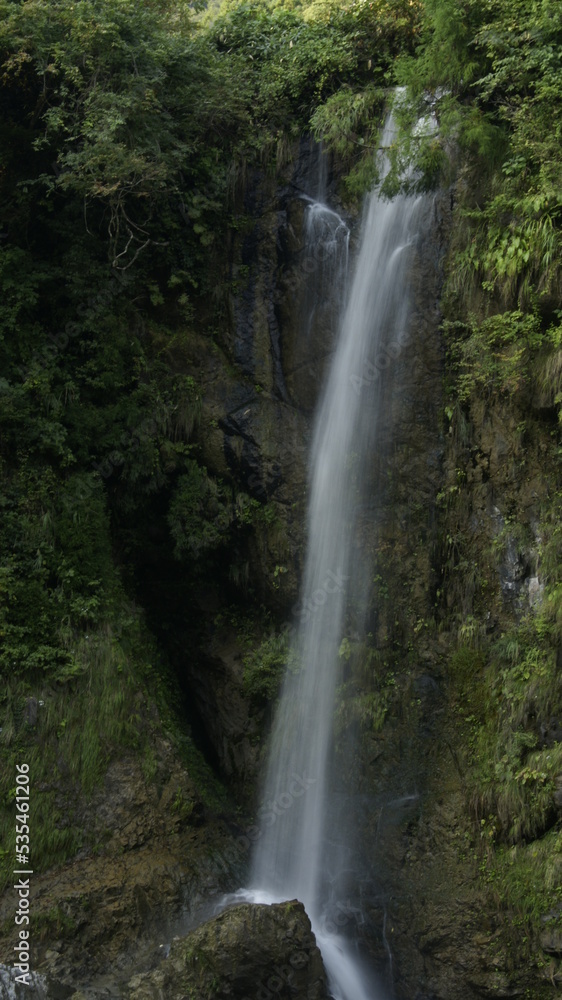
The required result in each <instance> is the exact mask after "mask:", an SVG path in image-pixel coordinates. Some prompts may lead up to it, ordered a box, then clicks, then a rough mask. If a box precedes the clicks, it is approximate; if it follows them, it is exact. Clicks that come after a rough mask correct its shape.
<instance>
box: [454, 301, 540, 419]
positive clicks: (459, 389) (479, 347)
mask: <svg viewBox="0 0 562 1000" xmlns="http://www.w3.org/2000/svg"><path fill="white" fill-rule="evenodd" d="M444 330H445V333H446V335H447V336H448V341H449V355H450V360H451V365H452V370H453V371H454V372H455V374H456V386H455V388H456V394H457V398H458V399H459V401H461V402H466V401H468V400H470V399H471V397H474V396H478V395H479V396H482V395H485V396H487V397H489V396H491V395H492V394H497V395H505V396H513V395H515V394H517V393H521V391H522V390H523V389H524V388H525V386H528V385H529V383H530V380H531V377H532V362H533V360H534V359H535V358H536V357H537V354H538V351H539V349H540V348H541V347H542V346H543V343H544V341H545V337H544V335H543V333H542V332H541V325H540V320H539V317H538V316H537V315H535V314H533V313H522V312H521V311H520V310H515V311H513V312H504V313H498V314H496V315H494V316H490V317H489V318H487V319H485V320H482V321H481V322H480V323H479V322H478V321H477V319H476V318H475V317H469V318H468V321H467V322H465V323H459V322H454V323H453V322H451V321H445V323H444Z"/></svg>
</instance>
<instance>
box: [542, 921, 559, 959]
mask: <svg viewBox="0 0 562 1000" xmlns="http://www.w3.org/2000/svg"><path fill="white" fill-rule="evenodd" d="M540 941H541V948H542V950H543V951H546V953H547V954H548V955H562V930H560V928H554V927H553V928H552V929H549V930H547V931H543V933H542V934H541V938H540Z"/></svg>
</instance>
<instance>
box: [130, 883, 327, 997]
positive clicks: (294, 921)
mask: <svg viewBox="0 0 562 1000" xmlns="http://www.w3.org/2000/svg"><path fill="white" fill-rule="evenodd" d="M129 989H130V992H129V1000H157V998H158V1000H159V998H161V997H166V1000H184V998H186V997H189V998H190V1000H295V998H298V1000H328V992H327V985H326V977H325V973H324V966H323V964H322V958H321V955H320V951H319V950H318V947H317V945H316V940H315V938H314V934H313V933H312V930H311V927H310V921H309V919H308V917H307V915H306V913H305V910H304V906H303V905H302V903H299V902H297V900H293V901H292V902H289V903H277V904H275V905H273V906H265V905H252V904H248V903H245V904H242V905H241V906H235V907H232V908H231V909H228V910H225V911H224V912H223V913H221V914H220V915H219V916H218V917H215V918H214V919H212V920H209V921H208V922H207V923H205V924H203V925H202V926H201V927H198V928H197V930H195V931H193V933H191V934H189V935H188V936H187V937H185V938H182V939H181V940H178V941H175V942H174V944H173V945H172V948H171V951H170V955H169V957H168V958H167V959H165V961H164V962H162V965H161V966H160V968H159V969H157V970H156V971H155V972H152V973H148V974H145V975H141V976H135V977H134V979H132V980H131V982H130V984H129Z"/></svg>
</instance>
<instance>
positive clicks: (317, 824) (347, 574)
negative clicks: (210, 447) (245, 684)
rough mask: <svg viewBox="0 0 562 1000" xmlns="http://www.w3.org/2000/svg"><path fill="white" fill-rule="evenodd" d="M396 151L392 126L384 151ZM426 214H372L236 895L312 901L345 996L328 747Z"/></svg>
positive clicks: (329, 407) (322, 410)
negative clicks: (255, 827)
mask: <svg viewBox="0 0 562 1000" xmlns="http://www.w3.org/2000/svg"><path fill="white" fill-rule="evenodd" d="M391 141H392V125H391V124H388V125H387V127H386V130H385V133H384V135H383V138H382V146H383V147H387V146H388V145H389V144H390V142H391ZM423 208H424V200H423V199H421V198H417V199H414V198H407V197H399V198H396V199H395V200H393V201H392V202H389V201H385V200H381V199H379V198H378V197H377V195H375V194H373V195H371V196H370V198H369V200H368V204H367V207H366V212H365V218H364V222H363V230H362V237H361V244H360V249H359V253H358V257H357V260H356V263H355V269H354V276H353V281H352V284H351V288H350V290H349V294H348V296H347V305H346V306H345V308H344V309H343V315H342V317H341V321H340V324H339V335H338V340H337V346H336V350H335V353H334V355H333V359H332V362H331V366H330V370H329V374H328V378H327V381H326V385H325V388H324V392H323V395H322V398H321V401H320V405H319V407H318V410H317V414H316V419H315V432H314V439H313V445H312V450H311V455H310V469H309V471H310V500H309V509H308V550H307V557H306V568H305V572H304V579H303V585H302V586H303V590H302V599H301V603H300V608H299V612H298V618H299V624H298V629H297V631H296V636H295V639H294V651H295V653H296V655H297V660H298V661H300V663H301V664H302V667H301V669H300V670H299V671H298V672H294V671H293V672H291V671H288V672H287V676H286V678H285V681H284V686H283V690H282V694H281V698H280V702H279V706H278V710H277V714H276V719H275V722H274V727H273V733H272V739H271V750H270V757H269V764H268V768H267V775H266V779H265V794H264V799H263V805H262V807H261V809H260V810H259V812H258V822H259V828H260V831H261V836H260V839H259V840H258V843H257V846H256V850H255V855H254V858H253V866H252V872H251V888H250V889H249V890H242V892H241V893H240V894H239V895H238V898H244V899H252V900H253V901H255V902H272V901H274V900H283V899H292V898H297V899H299V900H301V901H302V902H303V903H304V905H305V908H306V910H307V913H308V915H309V917H310V919H311V922H312V926H313V928H314V931H315V933H316V937H317V940H318V944H319V947H320V949H321V951H322V955H323V958H324V963H325V966H326V969H327V972H328V976H329V981H330V988H331V990H332V994H333V996H334V997H335V998H336V1000H377V998H379V997H380V996H381V994H380V992H378V990H377V987H376V986H375V985H374V984H373V982H369V981H368V980H367V979H366V977H365V976H364V974H363V972H362V971H361V968H360V966H359V964H358V962H357V960H356V955H355V954H354V952H353V950H352V949H351V947H350V944H349V941H348V939H347V938H346V937H344V936H342V935H335V934H327V933H325V931H323V926H325V922H324V912H325V906H326V903H327V902H328V898H329V896H331V902H332V904H333V903H334V898H333V892H330V888H329V883H330V881H332V882H334V880H335V879H336V878H337V877H338V864H339V865H341V864H342V856H343V853H344V852H345V849H346V841H348V833H347V832H346V830H345V823H344V824H342V823H341V821H340V820H338V822H337V823H335V821H334V820H332V819H330V802H331V788H330V769H331V757H332V750H331V748H332V742H333V715H334V699H335V694H336V689H337V686H338V684H339V683H340V666H341V658H340V656H339V648H340V644H341V641H342V637H343V636H344V634H345V629H346V613H347V611H348V610H349V603H348V602H350V600H351V602H352V604H353V610H354V612H356V610H357V608H358V607H360V606H362V605H364V604H365V603H366V599H367V592H366V587H367V583H368V580H369V577H370V572H369V570H370V567H369V565H368V560H366V559H365V558H364V555H363V552H364V548H365V547H364V545H362V542H361V537H360V526H359V524H358V511H359V509H360V508H361V500H362V499H364V496H363V494H364V490H365V485H366V479H367V472H368V466H369V460H370V459H372V456H373V452H374V451H375V450H376V448H377V418H378V405H377V404H378V400H379V399H380V397H381V386H382V385H383V380H384V379H385V378H386V377H387V374H385V373H387V371H388V368H390V367H393V368H396V367H397V366H399V364H400V356H401V354H402V352H403V351H405V350H407V345H408V316H409V295H408V287H409V281H408V270H409V264H410V263H411V255H410V253H409V252H408V248H410V247H412V246H413V244H414V243H415V239H416V234H417V232H418V226H420V225H421V224H422V220H423V216H424V215H425V212H424V211H423ZM334 220H335V221H334ZM330 221H331V222H332V226H331V228H330ZM340 223H341V220H339V217H338V216H336V215H335V213H333V212H331V210H330V209H328V208H326V206H324V205H322V204H316V205H315V206H313V207H312V209H311V211H310V215H309V220H308V224H309V236H310V233H311V232H314V231H316V232H317V233H318V239H324V240H331V241H332V243H334V241H336V238H338V239H340V241H341V234H342V230H341V227H340ZM313 227H316V230H314V228H313ZM338 233H339V237H337V234H338ZM345 245H346V247H347V240H345ZM346 266H347V259H346V261H345V266H342V261H341V260H339V262H338V261H334V262H333V270H332V274H331V278H332V280H336V276H337V275H338V274H343V273H344V272H345V268H346ZM340 294H341V298H342V301H343V298H344V294H342V293H340ZM359 617H361V616H360V615H359ZM292 660H293V662H294V657H293V658H292ZM336 827H337V828H336ZM348 854H349V850H348ZM340 870H341V869H340Z"/></svg>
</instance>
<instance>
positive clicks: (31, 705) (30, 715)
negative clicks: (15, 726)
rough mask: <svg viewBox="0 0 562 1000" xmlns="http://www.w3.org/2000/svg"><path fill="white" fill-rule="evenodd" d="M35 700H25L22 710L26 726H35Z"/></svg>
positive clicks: (36, 703)
mask: <svg viewBox="0 0 562 1000" xmlns="http://www.w3.org/2000/svg"><path fill="white" fill-rule="evenodd" d="M37 705H38V702H37V698H27V699H26V702H25V709H24V716H23V718H24V722H25V724H26V726H36V725H37Z"/></svg>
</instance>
